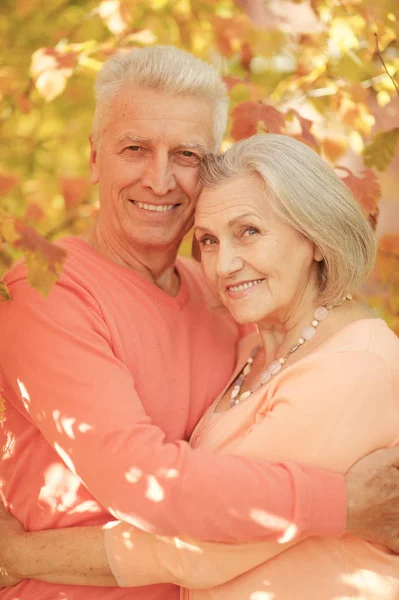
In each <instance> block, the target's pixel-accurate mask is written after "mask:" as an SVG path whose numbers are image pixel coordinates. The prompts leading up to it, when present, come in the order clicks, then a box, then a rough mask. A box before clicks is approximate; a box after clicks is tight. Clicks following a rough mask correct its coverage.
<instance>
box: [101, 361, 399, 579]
mask: <svg viewBox="0 0 399 600" xmlns="http://www.w3.org/2000/svg"><path fill="white" fill-rule="evenodd" d="M343 364H345V373H343V372H342V365H343ZM255 401H256V400H255V399H254V402H255ZM398 431H399V410H398V407H397V403H396V402H395V400H394V396H393V387H392V380H391V377H390V373H389V372H388V370H387V368H386V366H385V363H384V362H383V361H382V360H381V359H380V358H379V357H377V356H376V355H373V354H371V353H369V352H367V351H357V352H354V351H351V352H336V353H328V354H326V355H320V354H319V355H317V354H315V355H314V356H312V357H311V358H310V360H307V361H304V362H303V363H297V365H295V366H294V367H293V368H292V369H290V370H288V371H286V372H285V373H284V374H282V376H281V377H280V378H279V379H276V380H275V381H274V382H272V383H271V384H270V385H269V388H268V389H267V392H266V397H265V398H264V400H263V401H262V402H259V401H258V419H257V424H256V425H255V426H253V427H252V428H251V429H250V430H249V432H248V433H247V435H246V436H245V437H244V438H243V439H242V440H241V441H240V442H239V443H238V444H237V446H235V447H234V453H237V454H242V455H244V456H248V457H252V458H255V457H259V456H263V457H265V458H266V459H268V460H270V461H277V460H287V461H289V460H293V459H294V458H295V459H297V460H299V461H304V462H305V461H306V462H308V463H309V464H313V465H317V466H319V467H324V468H326V469H334V470H337V471H339V472H342V473H346V472H347V471H348V470H349V468H350V467H351V466H352V465H353V464H354V463H355V462H356V461H358V460H359V459H360V458H361V457H363V456H365V455H367V454H369V453H370V452H372V451H373V450H376V449H377V448H380V447H384V446H392V445H394V444H396V443H397V441H398ZM398 479H399V476H398V474H396V478H395V481H396V483H397V482H398ZM381 483H383V482H382V480H381V481H380V484H379V490H381ZM389 483H391V482H389ZM388 486H389V484H388ZM384 487H385V486H384ZM374 491H375V490H374ZM384 491H385V490H384ZM398 492H399V491H398V490H396V498H397V497H398ZM367 499H369V496H367ZM385 500H386V496H385V495H384V494H383V495H382V497H381V498H378V497H377V502H378V504H376V506H375V508H376V509H377V522H378V523H380V522H381V515H380V514H378V512H382V507H383V505H384V501H385ZM324 503H325V508H326V511H327V512H329V509H330V510H332V509H333V503H334V498H333V497H329V496H328V494H326V495H325V498H324ZM370 512H371V511H370ZM374 515H375V513H374ZM264 517H265V519H267V515H264ZM396 522H397V520H396ZM373 527H375V524H374V525H373ZM365 530H366V531H367V534H366V537H367V538H368V539H369V536H368V534H369V533H370V530H372V527H370V521H369V523H368V526H366V529H365ZM139 533H140V535H139V536H136V533H135V532H134V531H132V530H131V528H129V527H128V526H126V525H125V524H121V525H118V526H116V527H115V528H110V529H107V530H106V532H105V539H106V547H107V554H108V559H109V561H110V566H111V568H112V571H113V573H114V575H115V578H116V580H117V581H118V584H119V585H121V586H134V585H138V583H136V582H137V578H138V574H137V571H136V568H138V570H139V571H140V576H139V581H140V582H142V579H140V577H146V578H147V579H146V582H147V583H149V582H152V578H153V577H156V576H159V575H160V574H161V577H162V579H159V580H157V581H164V580H165V579H164V577H165V576H168V575H169V577H171V576H174V577H175V579H173V580H170V579H168V580H167V581H171V582H172V583H178V584H180V585H183V586H185V587H188V588H195V587H200V588H201V587H202V588H204V587H212V586H216V585H220V584H222V583H225V582H227V581H229V580H231V579H233V578H235V577H238V576H239V575H241V574H242V573H244V572H246V571H247V570H249V569H251V568H253V567H255V566H257V565H258V564H261V563H264V562H266V561H267V560H270V559H271V558H273V557H275V556H277V555H278V554H280V553H281V552H285V551H287V550H288V548H289V546H290V545H292V544H284V543H281V540H280V541H277V542H276V541H267V542H261V543H258V544H255V545H253V544H250V545H248V544H247V545H241V546H227V547H226V546H224V547H223V546H221V545H220V544H210V543H204V542H198V541H195V540H192V539H187V538H183V539H178V538H174V539H164V538H159V537H156V538H155V537H153V539H152V540H147V542H146V540H145V538H142V537H141V532H139ZM352 533H355V531H353V532H352ZM295 541H296V542H298V541H300V540H298V539H297V538H296V540H295ZM384 541H385V540H384ZM396 546H398V542H397V541H396ZM143 550H144V552H145V554H144V555H143V563H141V552H142V551H143Z"/></svg>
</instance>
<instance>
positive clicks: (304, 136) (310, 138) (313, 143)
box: [287, 108, 319, 150]
mask: <svg viewBox="0 0 399 600" xmlns="http://www.w3.org/2000/svg"><path fill="white" fill-rule="evenodd" d="M291 116H294V117H296V118H297V119H298V121H299V124H300V126H301V133H300V134H299V135H298V136H295V137H296V138H297V139H298V140H300V141H301V142H304V143H305V144H307V145H308V146H310V147H311V148H313V150H317V149H318V148H319V144H318V142H317V140H316V138H315V137H314V135H313V133H312V132H311V131H310V129H311V127H312V125H313V121H311V120H310V119H305V117H301V115H300V114H299V112H298V111H296V110H295V109H294V108H291V109H290V110H289V111H288V113H287V117H288V118H290V117H291Z"/></svg>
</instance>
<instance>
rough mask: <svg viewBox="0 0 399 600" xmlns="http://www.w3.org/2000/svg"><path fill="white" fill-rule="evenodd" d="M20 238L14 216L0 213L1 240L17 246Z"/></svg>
mask: <svg viewBox="0 0 399 600" xmlns="http://www.w3.org/2000/svg"><path fill="white" fill-rule="evenodd" d="M19 238H20V235H19V233H18V232H17V229H16V220H15V217H13V216H12V215H8V214H6V213H4V212H3V211H2V212H0V239H2V240H3V241H4V242H7V243H8V244H15V242H16V241H18V240H19Z"/></svg>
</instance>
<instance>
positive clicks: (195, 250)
mask: <svg viewBox="0 0 399 600" xmlns="http://www.w3.org/2000/svg"><path fill="white" fill-rule="evenodd" d="M191 256H192V257H193V259H194V260H196V261H197V262H201V250H200V246H199V243H198V240H197V238H196V237H195V236H193V241H192V243H191Z"/></svg>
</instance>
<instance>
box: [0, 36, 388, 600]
mask: <svg viewBox="0 0 399 600" xmlns="http://www.w3.org/2000/svg"><path fill="white" fill-rule="evenodd" d="M96 92H97V106H96V112H95V117H94V122H93V131H92V136H91V159H90V169H91V177H92V182H93V183H94V184H96V183H97V184H98V186H99V197H100V211H99V216H98V220H97V223H96V225H95V227H94V229H93V231H92V232H91V235H90V237H89V238H88V240H87V241H85V240H80V239H74V238H69V239H65V240H63V241H62V242H61V244H62V245H63V247H64V248H66V250H67V251H68V260H67V263H66V265H65V268H64V270H63V273H62V276H61V279H60V281H59V282H58V283H57V285H56V286H55V289H54V290H53V292H52V293H51V295H50V297H49V298H48V299H47V300H44V299H42V298H41V297H40V296H39V295H38V294H37V293H36V292H35V291H34V290H33V289H32V288H31V287H30V286H29V284H28V282H27V280H26V270H25V268H24V266H23V265H17V266H16V267H15V268H13V269H12V270H11V272H10V273H9V274H8V275H7V278H6V283H7V285H8V286H9V287H10V290H11V293H12V296H13V301H12V302H10V303H9V304H5V305H2V306H1V308H0V331H1V332H2V335H1V339H0V364H1V367H2V371H3V384H2V385H3V391H4V396H5V398H6V402H7V405H6V419H5V422H4V425H3V438H4V439H3V442H4V447H5V453H4V454H3V459H2V463H1V472H0V477H1V485H2V492H3V494H4V497H5V500H6V505H7V506H8V507H9V509H10V511H11V512H12V513H13V514H14V515H15V516H16V517H18V518H19V519H20V520H21V521H22V523H23V525H24V527H25V529H26V530H28V531H35V530H41V529H54V528H61V527H71V526H78V525H90V524H102V523H106V522H107V521H109V520H111V519H112V517H111V515H113V516H114V517H117V518H118V519H120V520H122V521H126V522H128V523H131V524H134V525H137V526H138V527H141V528H142V529H146V530H148V531H153V532H157V533H161V534H165V535H172V536H174V535H188V536H194V537H196V538H199V539H203V540H215V541H224V542H238V541H258V540H263V539H266V538H268V537H271V536H274V537H275V536H276V535H277V536H281V535H284V534H286V533H287V530H288V528H290V530H291V531H296V535H297V536H299V535H308V534H322V535H340V534H342V533H343V532H344V530H345V528H346V530H347V531H350V532H352V533H355V534H357V535H361V534H364V535H365V537H369V538H370V539H374V540H377V539H379V540H381V541H386V540H387V539H388V537H389V534H390V533H391V529H390V522H389V519H386V518H385V516H384V514H383V512H384V510H385V509H384V510H382V509H381V504H384V502H386V507H385V508H386V510H388V511H391V509H392V515H394V514H395V511H394V510H393V508H392V507H393V506H394V500H390V497H391V496H393V495H394V494H393V493H392V490H393V489H394V488H395V486H397V487H398V488H399V486H398V483H399V477H397V476H396V472H395V469H393V468H389V467H381V469H380V471H378V474H377V476H375V475H372V474H371V475H367V474H366V475H363V474H362V473H361V469H360V471H357V472H355V473H352V474H349V476H348V477H347V491H348V500H347V496H346V494H345V480H344V478H343V477H342V476H341V475H337V474H333V473H328V472H323V471H320V470H317V469H314V468H308V467H306V466H298V465H295V464H279V465H270V464H264V463H260V462H252V461H250V460H246V459H243V458H240V457H235V456H223V455H219V456H215V455H211V454H207V453H205V452H202V451H200V450H192V449H191V448H190V447H189V445H188V444H187V442H186V441H184V440H188V439H189V437H190V435H191V433H192V431H193V428H194V426H195V424H196V422H197V421H198V420H199V418H200V417H201V415H202V413H203V412H204V410H205V409H206V408H207V407H208V406H209V404H210V403H211V401H212V400H213V399H214V398H215V397H216V396H217V394H218V393H219V392H220V390H221V389H222V388H223V386H224V385H225V383H226V382H227V380H228V379H229V376H230V375H231V373H232V370H233V367H234V360H235V347H236V342H237V340H238V338H239V336H240V331H239V330H238V328H237V326H236V325H235V323H233V322H232V320H231V318H230V317H229V316H228V315H226V314H223V313H219V312H218V311H216V310H214V309H212V308H211V304H212V302H211V298H210V296H209V292H208V290H207V288H206V285H205V282H204V280H203V278H202V274H201V272H200V269H199V267H198V265H196V264H193V263H190V262H189V261H185V260H181V259H177V258H176V255H177V250H178V247H179V244H180V242H181V240H182V238H183V236H184V235H185V233H186V232H187V231H188V230H189V229H190V227H191V225H192V221H193V213H194V208H195V199H196V187H197V174H198V165H199V163H200V161H201V157H202V156H203V154H204V153H205V152H207V151H209V150H215V149H216V148H217V147H218V146H219V144H220V141H221V136H222V132H223V130H224V127H225V122H226V111H227V98H226V92H225V89H224V86H223V84H222V83H221V81H220V79H219V77H218V75H217V74H216V72H215V71H214V70H213V69H212V68H211V67H209V66H208V65H206V64H204V63H202V62H201V61H199V60H197V59H195V58H194V57H192V56H191V55H189V54H187V53H184V52H181V51H179V50H176V49H173V48H167V47H165V48H161V47H153V48H148V49H134V50H132V51H130V52H128V53H125V54H121V55H118V56H116V57H113V58H111V59H110V60H109V61H108V62H107V63H106V65H105V66H104V68H103V70H102V72H101V73H100V75H99V78H98V82H97V85H96ZM182 440H183V441H182ZM390 458H391V457H388V465H389V461H390ZM376 460H377V464H379V465H380V464H381V465H382V462H381V461H378V459H376ZM382 460H384V461H385V462H386V459H382ZM381 479H384V486H385V488H384V489H383V487H382V485H381V483H380V480H381ZM373 481H374V482H375V483H374V485H372V483H373ZM398 491H399V489H398ZM347 502H348V506H349V518H348V521H347V524H346V525H345V523H346V517H347V510H346V509H347ZM392 515H391V514H390V517H389V518H391V517H392ZM276 517H278V518H276ZM292 525H294V526H295V527H294V528H293V527H292ZM381 531H383V532H384V533H383V534H381ZM15 560H18V557H15ZM30 566H32V565H30ZM40 568H42V567H39V566H37V569H38V570H39V571H40ZM21 572H22V575H27V576H32V577H33V576H34V575H35V574H34V573H31V572H29V569H28V568H26V571H25V572H24V567H21ZM36 575H37V573H36ZM60 580H61V579H60ZM16 597H18V598H19V599H20V600H24V599H25V598H29V599H31V598H35V599H39V598H43V599H45V598H55V597H60V598H61V597H62V598H68V599H71V600H72V599H78V598H79V599H81V598H83V597H84V598H102V597H107V598H110V599H111V598H112V599H119V598H132V599H133V598H140V599H144V598H151V599H155V598H163V599H168V600H172V599H173V598H178V588H177V587H175V586H173V585H169V584H168V585H157V586H148V587H145V588H144V587H143V588H136V589H128V590H126V589H118V588H108V589H105V588H88V587H83V586H81V585H78V586H72V587H69V586H66V585H62V584H57V585H55V586H51V585H50V584H48V583H45V582H40V581H34V580H26V581H23V582H21V583H20V584H18V586H17V587H16V588H13V592H10V591H9V590H7V589H4V590H3V591H2V592H0V598H16Z"/></svg>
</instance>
